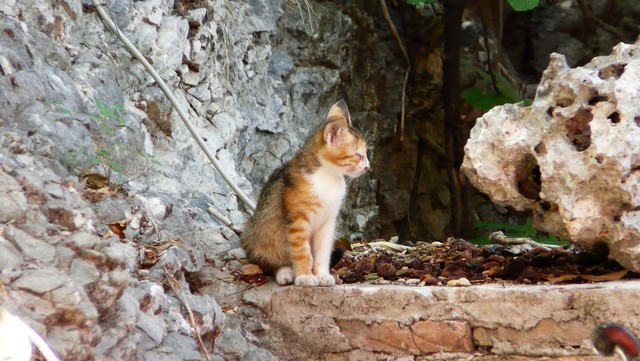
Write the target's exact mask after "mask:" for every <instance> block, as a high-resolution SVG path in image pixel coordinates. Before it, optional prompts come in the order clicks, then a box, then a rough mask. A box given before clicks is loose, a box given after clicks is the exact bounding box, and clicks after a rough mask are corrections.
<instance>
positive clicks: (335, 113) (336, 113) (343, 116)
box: [327, 100, 351, 126]
mask: <svg viewBox="0 0 640 361" xmlns="http://www.w3.org/2000/svg"><path fill="white" fill-rule="evenodd" d="M339 120H343V121H344V122H345V123H346V124H347V126H351V116H350V115H349V108H348V107H347V103H345V101H344V100H339V101H337V102H336V103H335V104H333V105H332V106H331V109H329V113H328V114H327V121H328V122H333V121H339Z"/></svg>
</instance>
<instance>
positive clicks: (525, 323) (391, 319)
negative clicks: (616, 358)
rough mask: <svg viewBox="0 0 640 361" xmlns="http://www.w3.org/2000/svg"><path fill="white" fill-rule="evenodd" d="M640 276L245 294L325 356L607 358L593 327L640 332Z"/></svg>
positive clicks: (294, 341) (316, 355)
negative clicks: (592, 338)
mask: <svg viewBox="0 0 640 361" xmlns="http://www.w3.org/2000/svg"><path fill="white" fill-rule="evenodd" d="M639 296H640V281H615V282H603V283H592V284H580V285H501V284H487V285H475V286H469V287H407V286H394V285H385V286H374V285H341V286H336V287H333V288H303V287H293V286H290V287H279V286H277V285H272V284H269V285H265V286H262V287H258V288H256V289H254V290H251V291H249V292H247V293H246V294H245V295H244V296H243V299H244V301H245V302H247V303H250V304H253V305H255V306H258V307H260V308H261V309H262V310H263V311H264V312H265V313H266V314H267V315H268V316H269V317H270V318H271V320H273V321H275V322H276V324H277V325H279V326H280V327H282V329H283V330H285V331H286V332H283V334H286V335H289V338H290V340H287V343H289V344H290V345H291V346H292V347H302V346H304V348H305V349H306V350H308V353H309V357H310V359H325V360H396V359H402V360H414V359H415V360H445V359H465V360H466V359H478V360H486V361H489V360H529V359H554V360H555V359H557V360H564V361H569V360H602V359H603V358H601V357H598V356H595V353H594V351H593V350H592V349H591V344H590V342H589V341H588V339H589V335H590V334H591V332H592V330H593V328H594V327H595V325H597V324H599V323H602V322H617V323H621V324H623V325H625V326H627V327H628V328H629V329H630V330H632V331H633V332H635V333H636V334H639V333H640V297H639Z"/></svg>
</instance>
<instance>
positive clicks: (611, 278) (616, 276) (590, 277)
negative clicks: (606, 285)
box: [580, 269, 629, 282]
mask: <svg viewBox="0 0 640 361" xmlns="http://www.w3.org/2000/svg"><path fill="white" fill-rule="evenodd" d="M627 273H629V270H626V269H623V270H621V271H618V272H611V273H607V274H606V275H599V276H595V275H580V278H584V279H585V280H587V281H591V282H604V281H617V280H619V279H621V278H622V277H624V276H626V275H627Z"/></svg>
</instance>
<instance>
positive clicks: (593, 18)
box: [578, 0, 624, 41]
mask: <svg viewBox="0 0 640 361" xmlns="http://www.w3.org/2000/svg"><path fill="white" fill-rule="evenodd" d="M578 6H579V7H580V11H581V12H582V16H584V18H585V20H588V21H592V22H594V23H595V24H596V25H597V26H599V27H600V28H601V29H602V30H604V31H606V32H608V33H609V34H611V35H613V36H615V37H616V38H617V40H618V41H624V36H623V35H622V33H621V32H619V31H618V29H616V28H614V27H613V26H611V25H609V24H607V23H605V22H604V21H603V20H602V19H600V18H598V17H596V16H595V15H593V13H592V12H591V9H589V7H588V6H587V3H586V2H585V1H584V0H578Z"/></svg>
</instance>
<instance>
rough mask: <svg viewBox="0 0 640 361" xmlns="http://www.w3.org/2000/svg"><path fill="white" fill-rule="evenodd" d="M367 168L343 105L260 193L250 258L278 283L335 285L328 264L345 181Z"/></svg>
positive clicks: (250, 228)
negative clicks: (269, 273) (271, 273)
mask: <svg viewBox="0 0 640 361" xmlns="http://www.w3.org/2000/svg"><path fill="white" fill-rule="evenodd" d="M368 169H369V160H368V159H367V144H366V141H365V140H364V137H363V136H362V133H360V132H359V131H357V130H356V129H354V128H352V127H351V118H350V116H349V110H348V109H347V105H346V103H345V102H344V101H339V102H337V103H335V104H334V105H333V106H332V107H331V109H330V110H329V113H328V114H327V120H326V122H325V123H323V124H321V125H320V126H319V127H317V128H316V129H315V130H314V131H313V132H312V133H311V135H310V136H309V137H308V138H307V140H306V142H305V144H304V146H303V147H302V149H301V150H300V151H299V152H298V153H297V154H296V155H295V156H294V157H293V159H291V160H290V161H289V162H287V163H285V164H284V165H283V166H282V167H281V168H280V169H278V170H276V171H275V172H274V173H273V174H272V175H271V177H270V178H269V181H268V182H267V184H266V185H265V187H264V188H263V189H262V192H261V193H260V199H259V201H258V207H257V210H256V213H255V214H254V215H253V217H252V218H251V219H250V220H249V221H248V222H247V224H246V225H245V227H244V232H243V234H242V247H243V248H244V250H245V251H246V253H247V257H248V258H249V260H250V261H252V262H254V263H256V264H258V265H259V266H260V267H261V268H262V269H263V270H265V271H267V272H275V275H276V281H277V282H278V284H280V285H287V284H291V283H295V284H296V285H297V286H333V285H335V279H334V278H333V276H332V275H331V273H330V272H329V262H330V258H331V252H332V249H333V243H334V233H335V228H336V218H337V217H338V211H339V210H340V206H341V204H342V200H343V199H344V196H345V193H346V191H347V184H346V182H345V177H349V178H356V177H359V176H361V175H362V174H364V173H365V172H366V171H367V170H368Z"/></svg>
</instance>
